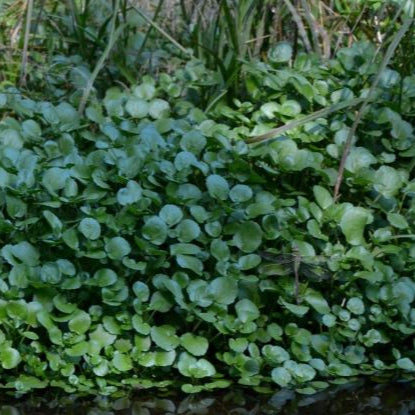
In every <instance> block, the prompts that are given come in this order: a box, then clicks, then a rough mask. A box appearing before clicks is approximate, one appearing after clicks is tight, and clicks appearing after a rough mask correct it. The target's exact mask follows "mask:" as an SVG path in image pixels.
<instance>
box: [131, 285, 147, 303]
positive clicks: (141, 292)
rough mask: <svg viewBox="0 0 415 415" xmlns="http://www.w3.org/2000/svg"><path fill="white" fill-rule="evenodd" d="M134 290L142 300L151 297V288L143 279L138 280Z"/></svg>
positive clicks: (144, 300)
mask: <svg viewBox="0 0 415 415" xmlns="http://www.w3.org/2000/svg"><path fill="white" fill-rule="evenodd" d="M133 291H134V294H135V296H136V297H137V298H138V299H139V300H140V301H142V302H146V301H148V299H149V298H150V289H149V288H148V285H147V284H145V283H144V282H142V281H136V282H135V283H134V284H133Z"/></svg>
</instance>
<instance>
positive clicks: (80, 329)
mask: <svg viewBox="0 0 415 415" xmlns="http://www.w3.org/2000/svg"><path fill="white" fill-rule="evenodd" d="M68 325H69V329H70V330H71V331H73V332H75V333H77V334H84V333H86V332H87V331H88V329H89V327H90V326H91V317H90V316H89V314H88V313H86V312H85V311H82V310H79V311H77V312H76V314H75V316H74V317H72V318H71V319H70V320H69V323H68Z"/></svg>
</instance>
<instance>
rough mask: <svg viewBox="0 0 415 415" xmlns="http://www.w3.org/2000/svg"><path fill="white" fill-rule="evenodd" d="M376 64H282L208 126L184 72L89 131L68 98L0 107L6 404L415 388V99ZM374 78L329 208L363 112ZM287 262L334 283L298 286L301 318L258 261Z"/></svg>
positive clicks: (124, 90)
mask: <svg viewBox="0 0 415 415" xmlns="http://www.w3.org/2000/svg"><path fill="white" fill-rule="evenodd" d="M375 52H376V51H375V47H374V46H372V45H371V44H369V43H355V44H354V45H353V46H352V47H351V48H348V49H342V50H340V51H339V53H338V55H337V59H335V60H329V61H326V64H325V65H321V62H320V60H318V59H317V58H315V57H314V56H313V55H305V54H299V56H298V57H297V58H296V59H295V61H294V62H292V59H291V58H292V49H291V47H290V46H289V45H288V44H286V43H281V44H278V45H277V46H276V47H275V48H273V49H271V50H270V52H269V58H268V59H267V61H266V62H252V63H246V64H244V66H243V68H242V70H243V73H244V80H245V88H244V93H243V94H241V97H240V98H241V100H233V101H232V102H231V103H229V104H225V102H224V101H222V102H220V103H218V105H217V106H215V108H214V109H213V110H212V111H211V112H210V113H206V112H203V111H201V110H200V109H198V108H197V107H196V106H195V105H194V104H193V103H192V102H194V99H193V97H194V96H195V91H198V90H199V89H200V88H201V85H203V84H210V78H209V77H210V75H209V72H206V71H203V68H202V70H200V69H199V71H198V72H195V68H196V69H197V68H198V66H197V65H195V64H194V63H192V62H191V63H189V64H188V65H187V66H186V67H185V68H184V69H181V70H179V71H178V72H176V74H174V75H167V74H162V75H160V76H159V77H158V79H157V81H155V80H154V79H152V78H150V77H144V78H143V79H142V81H141V83H139V84H137V85H132V86H131V87H126V86H120V87H112V88H110V89H108V90H107V91H106V93H105V97H104V98H103V99H102V100H100V99H97V98H94V97H93V96H92V97H91V99H90V101H89V103H88V105H87V107H86V110H85V112H84V113H83V112H81V113H80V112H79V111H77V109H76V107H77V106H78V105H79V102H80V95H79V94H76V93H75V94H73V95H72V96H71V97H70V98H69V100H68V101H60V102H59V103H56V102H48V101H46V100H33V99H32V98H30V97H27V96H25V95H24V94H22V93H21V92H20V91H19V90H18V89H15V88H7V89H4V90H3V92H2V93H0V115H1V122H0V136H1V143H0V166H1V167H0V189H1V192H0V195H1V198H0V201H1V205H2V212H1V221H0V224H1V225H0V238H1V240H2V244H3V247H2V249H1V259H2V262H1V280H0V297H1V298H0V365H1V369H0V371H1V372H0V379H1V384H2V387H4V388H6V389H11V390H16V391H19V392H22V393H24V392H28V391H31V390H33V389H36V388H45V387H48V386H50V387H55V388H61V389H63V390H64V391H65V392H78V393H88V394H89V393H97V392H99V393H101V394H122V393H124V392H125V390H128V389H130V388H131V387H133V388H148V387H162V388H165V387H169V388H171V387H177V386H180V387H181V388H182V390H183V391H186V392H198V391H202V390H209V389H214V388H223V387H228V386H229V385H230V384H231V383H232V382H238V383H240V384H242V385H248V386H252V387H254V388H256V389H257V390H262V391H265V390H270V388H274V387H275V384H277V385H279V386H281V387H290V388H291V387H295V388H297V389H299V390H300V391H301V392H304V393H312V392H314V391H316V390H319V389H322V388H325V387H327V386H328V385H329V384H330V383H342V382H346V381H348V380H350V379H352V378H354V377H357V376H361V375H372V376H376V377H378V376H383V375H385V376H386V375H388V376H395V375H396V374H397V373H399V376H401V377H402V376H404V377H405V376H406V377H410V376H412V374H413V372H414V371H415V363H414V361H415V360H414V359H415V356H414V341H413V340H414V336H413V335H414V333H415V311H414V308H413V302H414V299H415V281H414V279H413V272H414V266H415V242H414V215H415V211H414V209H415V199H414V196H415V181H414V177H413V167H414V162H413V160H414V156H415V140H414V134H413V117H414V107H415V100H414V98H415V78H414V76H412V75H408V76H405V75H400V74H399V73H398V72H397V71H395V70H392V69H389V68H385V69H384V70H383V71H382V72H381V73H378V69H379V67H381V60H382V58H381V56H380V54H379V56H377V55H376V53H375ZM377 75H379V76H378V82H377V86H376V88H374V90H373V91H372V92H373V94H374V95H373V97H371V99H370V102H368V103H367V106H366V109H365V111H364V112H363V113H362V119H361V123H360V126H359V129H358V133H356V134H355V135H354V137H353V142H352V147H351V150H350V154H349V156H348V158H347V160H346V163H345V171H344V177H343V181H342V184H341V193H340V195H339V197H338V198H337V199H335V198H333V187H334V185H335V182H336V178H337V172H338V167H339V163H340V159H341V156H342V151H343V147H344V145H345V142H346V141H347V136H348V134H349V132H350V128H351V125H352V123H353V119H354V116H355V113H354V108H355V107H353V105H354V104H355V103H356V102H358V103H359V102H361V100H360V101H359V98H362V99H364V98H365V97H367V95H368V94H369V89H370V88H371V86H372V85H373V79H374V77H375V76H377ZM356 99H357V101H356ZM345 102H346V103H350V105H349V106H345V108H346V110H344V109H343V110H338V111H332V112H327V113H324V114H322V113H321V112H317V111H319V110H320V109H323V108H328V107H330V106H332V105H336V104H339V103H343V104H344V103H345ZM307 114H309V115H310V114H311V115H313V114H314V115H315V114H317V116H312V117H311V118H307V119H305V121H301V119H302V117H303V116H305V115H307ZM320 115H321V116H320ZM293 119H295V120H300V122H299V123H298V124H297V126H295V127H294V128H291V129H289V130H286V131H284V132H283V133H278V134H277V133H276V134H271V136H272V137H271V140H267V141H264V142H258V140H257V139H255V137H258V135H261V134H263V133H267V132H269V130H270V129H272V128H273V127H275V125H276V124H286V123H288V122H290V121H291V120H293ZM307 120H308V121H307ZM247 141H256V144H247ZM293 249H297V250H299V252H300V253H301V255H302V256H305V257H313V256H315V255H316V254H319V255H322V257H323V258H324V264H323V265H325V267H326V269H327V272H328V274H329V279H328V280H324V281H319V280H309V279H307V278H306V275H300V287H299V293H298V298H296V293H295V284H294V275H293V272H291V273H288V274H287V273H286V272H283V271H282V270H281V268H280V267H279V266H277V265H276V264H273V263H272V262H270V261H269V260H267V259H264V258H263V257H261V255H259V253H260V252H262V251H274V252H286V253H290V252H292V250H293ZM273 385H274V386H273Z"/></svg>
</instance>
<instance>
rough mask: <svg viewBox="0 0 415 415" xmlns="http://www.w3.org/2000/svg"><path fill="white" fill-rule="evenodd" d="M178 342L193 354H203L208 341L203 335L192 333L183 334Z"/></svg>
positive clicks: (206, 348)
mask: <svg viewBox="0 0 415 415" xmlns="http://www.w3.org/2000/svg"><path fill="white" fill-rule="evenodd" d="M180 344H181V346H183V347H184V348H185V349H186V350H187V351H188V352H189V353H191V354H192V355H193V356H203V355H205V354H206V352H207V350H208V347H209V342H208V340H207V339H206V338H205V337H201V336H196V335H194V334H192V333H186V334H183V336H181V337H180Z"/></svg>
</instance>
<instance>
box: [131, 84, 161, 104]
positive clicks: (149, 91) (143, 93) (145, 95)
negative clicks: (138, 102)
mask: <svg viewBox="0 0 415 415" xmlns="http://www.w3.org/2000/svg"><path fill="white" fill-rule="evenodd" d="M133 94H134V95H135V96H136V97H138V98H142V99H144V100H146V101H150V100H151V99H153V98H154V96H155V94H156V88H155V86H154V84H153V83H151V82H143V83H142V84H140V85H138V86H136V87H134V89H133Z"/></svg>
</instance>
